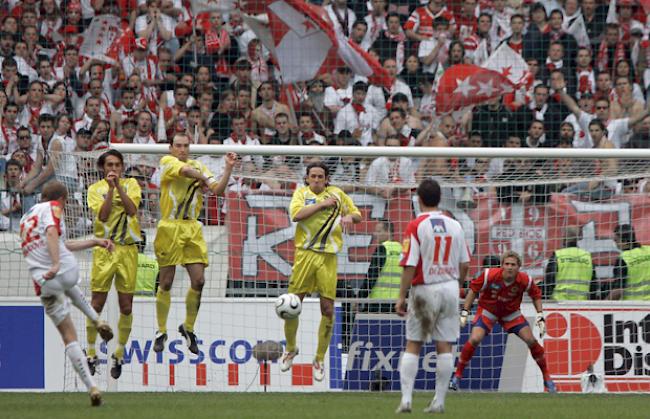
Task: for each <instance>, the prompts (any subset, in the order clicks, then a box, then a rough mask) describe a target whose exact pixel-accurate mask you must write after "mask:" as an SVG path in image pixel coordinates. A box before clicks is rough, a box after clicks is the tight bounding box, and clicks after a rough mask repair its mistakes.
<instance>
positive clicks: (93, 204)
mask: <svg viewBox="0 0 650 419" xmlns="http://www.w3.org/2000/svg"><path fill="white" fill-rule="evenodd" d="M100 182H101V181H100ZM98 184H99V182H95V183H93V184H92V185H90V188H88V198H87V201H88V208H90V209H91V211H92V212H93V214H94V215H95V217H96V216H97V215H98V214H99V210H100V209H101V208H102V205H103V204H104V197H103V196H101V195H100V194H99V193H97V189H98Z"/></svg>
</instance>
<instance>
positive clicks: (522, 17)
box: [510, 13, 526, 23]
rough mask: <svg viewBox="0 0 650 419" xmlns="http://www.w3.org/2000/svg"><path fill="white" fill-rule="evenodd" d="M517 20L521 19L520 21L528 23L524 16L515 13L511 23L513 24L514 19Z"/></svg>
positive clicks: (511, 17)
mask: <svg viewBox="0 0 650 419" xmlns="http://www.w3.org/2000/svg"><path fill="white" fill-rule="evenodd" d="M516 18H519V19H521V20H523V21H524V23H525V22H526V18H524V15H522V14H519V13H515V14H514V15H512V16H510V23H512V21H513V20H514V19H516Z"/></svg>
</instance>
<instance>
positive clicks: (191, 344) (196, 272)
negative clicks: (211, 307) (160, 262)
mask: <svg viewBox="0 0 650 419" xmlns="http://www.w3.org/2000/svg"><path fill="white" fill-rule="evenodd" d="M185 269H187V273H188V275H189V276H190V288H189V289H188V290H187V294H186V295H185V322H183V324H181V325H180V326H179V327H178V331H179V332H180V334H181V335H182V336H183V337H184V338H185V341H186V342H187V347H188V348H189V350H190V352H192V353H194V354H198V353H199V346H198V343H197V338H196V335H195V334H194V324H195V323H196V317H197V316H198V315H199V306H200V305H201V292H202V291H203V285H204V284H205V276H204V273H205V265H204V264H202V263H191V264H189V265H186V266H185Z"/></svg>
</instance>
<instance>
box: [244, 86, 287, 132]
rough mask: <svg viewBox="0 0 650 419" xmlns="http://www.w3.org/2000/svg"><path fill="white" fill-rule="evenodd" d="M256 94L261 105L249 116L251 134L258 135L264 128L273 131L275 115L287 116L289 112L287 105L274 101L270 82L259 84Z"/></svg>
mask: <svg viewBox="0 0 650 419" xmlns="http://www.w3.org/2000/svg"><path fill="white" fill-rule="evenodd" d="M257 93H258V95H259V97H260V99H261V100H262V103H261V104H260V105H259V106H258V107H257V108H255V109H254V110H253V113H252V114H251V123H252V125H251V130H252V132H253V134H258V133H260V132H261V131H262V130H264V128H271V129H273V128H274V127H275V116H276V115H277V114H279V113H285V114H287V115H289V113H290V112H291V111H290V110H289V107H288V106H287V105H284V104H282V103H280V102H278V101H276V100H275V91H274V87H273V84H272V83H271V82H268V81H267V82H263V83H262V84H260V87H259V89H258V90H257Z"/></svg>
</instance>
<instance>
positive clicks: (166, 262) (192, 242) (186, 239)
mask: <svg viewBox="0 0 650 419" xmlns="http://www.w3.org/2000/svg"><path fill="white" fill-rule="evenodd" d="M153 247H154V249H155V252H156V259H158V266H160V267H163V266H176V265H189V264H192V263H202V264H204V265H205V266H208V247H207V246H206V244H205V239H203V226H202V225H201V223H200V222H198V221H196V220H175V221H167V220H162V221H160V222H159V223H158V230H157V231H156V239H155V240H154V242H153Z"/></svg>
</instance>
